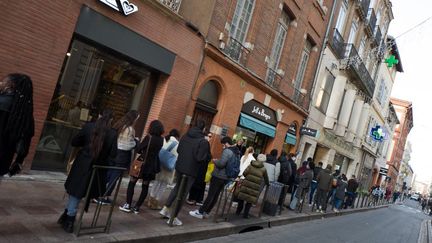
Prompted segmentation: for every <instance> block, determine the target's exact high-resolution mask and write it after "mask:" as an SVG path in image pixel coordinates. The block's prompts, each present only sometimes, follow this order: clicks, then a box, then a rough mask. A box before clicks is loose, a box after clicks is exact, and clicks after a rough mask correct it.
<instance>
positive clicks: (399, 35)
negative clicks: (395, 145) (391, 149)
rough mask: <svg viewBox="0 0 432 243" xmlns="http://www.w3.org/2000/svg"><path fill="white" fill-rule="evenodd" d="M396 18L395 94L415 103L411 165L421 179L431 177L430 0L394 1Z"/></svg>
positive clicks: (393, 27)
mask: <svg viewBox="0 0 432 243" xmlns="http://www.w3.org/2000/svg"><path fill="white" fill-rule="evenodd" d="M391 2H392V3H393V14H394V19H393V20H392V22H391V23H390V29H389V32H388V33H389V34H390V35H392V36H393V37H396V42H397V45H398V49H399V53H400V56H401V61H402V66H403V69H404V72H403V73H398V74H397V75H396V79H395V83H394V86H393V90H392V94H391V96H392V97H395V98H400V99H403V100H408V101H411V102H412V103H413V117H414V127H413V129H412V130H411V132H410V134H409V136H408V140H409V141H410V142H411V143H412V150H413V152H412V154H411V161H410V165H411V167H412V168H413V170H414V173H415V174H416V179H417V180H419V181H426V182H429V181H431V179H432V153H431V152H432V141H431V140H430V139H431V138H432V108H431V107H430V106H429V105H431V104H432V83H431V78H430V76H431V75H430V74H431V73H432V18H431V19H429V20H428V21H427V22H425V23H424V24H422V25H421V26H419V27H416V28H414V29H413V30H411V31H409V32H408V33H406V34H403V33H404V32H406V31H408V30H409V29H411V28H413V27H414V26H416V25H418V24H420V23H421V22H422V21H424V20H426V19H428V18H430V17H432V11H431V10H432V1H431V0H409V1H408V0H392V1H391Z"/></svg>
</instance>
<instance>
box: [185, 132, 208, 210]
mask: <svg viewBox="0 0 432 243" xmlns="http://www.w3.org/2000/svg"><path fill="white" fill-rule="evenodd" d="M212 138H213V134H212V133H211V132H209V133H208V134H207V136H205V139H206V140H207V141H208V142H209V143H210V142H211V140H212ZM211 159H212V156H211V153H209V154H208V157H207V159H206V160H205V162H204V163H200V164H199V168H198V173H197V177H196V178H195V182H194V184H193V185H192V187H191V189H190V191H189V197H188V199H187V200H186V203H187V204H189V205H197V206H201V205H202V203H203V200H204V193H205V188H206V182H205V176H206V174H207V168H208V164H209V162H210V161H211Z"/></svg>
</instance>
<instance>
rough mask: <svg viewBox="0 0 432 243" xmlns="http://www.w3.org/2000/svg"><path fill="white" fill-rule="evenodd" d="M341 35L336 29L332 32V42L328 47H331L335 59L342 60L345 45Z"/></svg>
mask: <svg viewBox="0 0 432 243" xmlns="http://www.w3.org/2000/svg"><path fill="white" fill-rule="evenodd" d="M344 42H345V41H344V39H343V38H342V35H341V34H340V33H339V31H338V30H337V29H334V31H333V40H332V41H331V42H330V46H331V47H332V49H333V51H334V53H335V55H336V58H337V59H342V58H344V55H345V43H344Z"/></svg>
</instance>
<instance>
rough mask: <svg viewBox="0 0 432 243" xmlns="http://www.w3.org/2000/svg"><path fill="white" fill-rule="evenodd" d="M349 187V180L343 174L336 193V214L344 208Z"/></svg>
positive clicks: (334, 209)
mask: <svg viewBox="0 0 432 243" xmlns="http://www.w3.org/2000/svg"><path fill="white" fill-rule="evenodd" d="M347 187H348V183H347V178H346V176H345V174H342V175H341V177H340V179H339V180H338V182H337V187H336V192H335V206H334V208H333V211H335V212H336V213H337V212H339V210H340V209H341V208H342V203H343V201H344V199H345V192H346V189H347Z"/></svg>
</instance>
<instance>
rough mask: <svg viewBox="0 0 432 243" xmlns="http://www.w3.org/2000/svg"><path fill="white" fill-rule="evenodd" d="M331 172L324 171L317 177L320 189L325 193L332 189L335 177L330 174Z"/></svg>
mask: <svg viewBox="0 0 432 243" xmlns="http://www.w3.org/2000/svg"><path fill="white" fill-rule="evenodd" d="M330 173H331V172H330V170H328V169H323V170H321V171H320V172H319V174H318V176H317V182H318V188H319V189H321V190H324V191H330V189H331V187H332V180H333V176H332V175H331V174H330Z"/></svg>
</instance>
